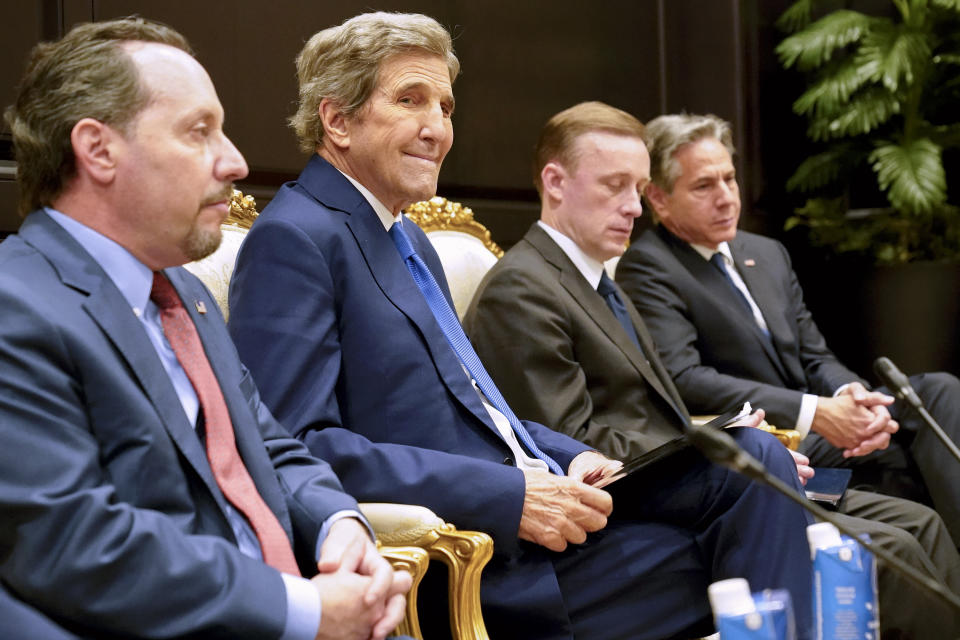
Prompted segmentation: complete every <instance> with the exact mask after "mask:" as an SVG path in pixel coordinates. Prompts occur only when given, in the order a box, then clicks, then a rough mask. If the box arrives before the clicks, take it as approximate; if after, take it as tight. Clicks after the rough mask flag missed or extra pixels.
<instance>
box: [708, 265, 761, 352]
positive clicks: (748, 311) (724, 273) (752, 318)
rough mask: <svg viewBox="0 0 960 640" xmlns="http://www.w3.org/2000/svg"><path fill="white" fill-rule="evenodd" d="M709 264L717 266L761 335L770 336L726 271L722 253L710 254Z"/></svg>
mask: <svg viewBox="0 0 960 640" xmlns="http://www.w3.org/2000/svg"><path fill="white" fill-rule="evenodd" d="M710 264H712V265H713V266H714V267H716V268H717V270H718V271H719V272H720V273H721V274H722V275H723V279H724V280H726V282H727V284H728V285H730V288H731V289H733V290H734V291H735V292H736V294H737V299H738V300H739V301H740V302H741V303H742V304H743V308H744V309H746V310H747V315H749V316H750V319H751V320H753V323H754V324H755V325H757V327H758V328H759V329H760V331H762V332H763V335H765V336H767V337H768V338H769V337H770V331H769V330H768V329H767V328H766V327H763V326H761V325H760V323H758V322H757V318H756V316H754V315H753V307H751V306H750V301H749V300H747V296H745V295H743V291H741V290H740V287H738V286H737V285H736V284H735V283H734V282H733V278H731V277H730V273H729V272H728V271H727V265H726V264H725V261H724V258H723V254H722V253H720V252H719V251H717V252H716V253H715V254H713V255H712V256H710Z"/></svg>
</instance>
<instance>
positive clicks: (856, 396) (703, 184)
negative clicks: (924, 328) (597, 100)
mask: <svg viewBox="0 0 960 640" xmlns="http://www.w3.org/2000/svg"><path fill="white" fill-rule="evenodd" d="M645 139H646V140H647V143H648V146H649V148H650V153H651V158H652V163H651V167H652V168H651V185H650V187H649V188H648V189H647V192H646V197H647V200H648V201H649V203H650V205H651V207H652V208H653V210H654V213H655V214H656V216H657V217H658V219H659V222H660V224H659V225H658V226H657V227H656V228H655V229H653V230H650V231H648V232H646V233H645V234H644V235H643V236H642V237H641V238H640V239H639V240H637V242H635V243H634V244H633V246H632V247H630V249H629V250H628V251H627V252H626V253H625V254H624V256H623V259H622V260H620V263H619V265H618V267H617V282H618V283H620V285H621V286H622V287H623V288H624V290H625V291H626V292H627V294H628V295H629V296H630V298H631V299H632V300H633V302H634V304H635V305H636V306H637V309H638V310H639V311H640V313H641V315H643V317H644V319H645V320H646V322H647V325H648V326H649V327H650V331H651V332H652V333H653V336H654V339H655V340H656V342H657V345H658V347H659V349H660V355H661V357H662V358H663V361H664V364H665V365H666V366H667V369H669V371H670V374H671V375H672V376H673V379H674V382H675V383H676V385H677V388H678V389H679V390H680V395H682V396H683V399H684V402H686V403H687V406H688V407H690V410H691V411H695V412H703V413H710V412H714V411H717V410H719V409H720V408H722V407H724V406H726V405H727V404H728V403H731V402H737V401H742V400H745V399H749V400H750V401H751V402H754V403H755V404H756V405H757V406H761V407H763V408H764V409H765V410H766V412H767V418H768V419H769V420H770V421H771V422H772V423H774V424H776V425H777V426H779V427H782V428H787V429H797V430H798V431H800V432H801V434H802V435H804V436H806V437H805V438H804V440H803V442H802V444H801V447H800V450H801V451H803V452H804V453H806V454H807V455H808V456H809V457H810V459H811V460H812V461H813V463H814V464H816V465H819V466H830V467H837V466H845V467H852V468H853V470H854V483H855V484H856V483H861V482H868V483H870V484H873V486H876V487H877V488H878V489H881V490H888V489H889V490H893V491H896V489H897V485H898V484H899V483H898V480H901V479H903V478H904V477H913V478H914V479H915V483H913V484H919V485H920V486H921V488H922V487H923V486H924V485H925V486H926V489H927V490H929V494H930V496H931V497H932V499H933V505H934V506H935V507H936V509H937V511H938V512H939V513H940V515H941V516H942V517H943V520H944V522H945V523H946V525H947V528H948V529H949V530H950V533H951V536H952V537H953V540H954V542H955V543H958V544H960V464H958V462H957V461H956V460H955V459H953V458H952V456H950V454H949V452H948V451H947V449H946V448H945V447H944V446H943V444H942V443H941V442H940V441H939V440H938V439H937V438H936V437H935V435H934V434H933V433H932V432H931V431H930V430H929V429H926V428H924V427H923V425H922V420H921V418H920V417H919V416H918V415H916V413H915V412H914V411H912V410H910V409H908V408H906V407H905V406H903V404H902V403H901V402H899V401H897V402H894V398H893V397H891V396H890V395H888V392H887V390H886V389H884V388H880V389H876V390H872V391H871V390H869V385H868V383H867V382H866V381H865V380H863V379H862V378H860V377H859V376H858V375H856V374H855V373H854V372H852V371H850V370H849V369H848V368H847V367H845V366H844V365H843V363H842V362H840V361H839V360H838V359H837V358H836V356H835V355H834V354H833V352H831V351H830V349H829V348H828V347H827V345H826V342H825V341H824V338H823V336H822V335H821V334H820V331H819V330H818V329H817V325H816V323H815V322H814V320H813V317H812V316H811V314H810V312H809V310H808V309H807V307H806V306H805V304H804V301H803V292H802V291H801V289H800V285H799V283H798V281H797V276H796V274H795V273H794V272H793V269H792V267H791V264H790V257H789V256H788V255H787V252H786V250H785V249H784V247H783V246H782V245H781V244H780V243H778V242H776V241H774V240H771V239H769V238H764V237H762V236H758V235H756V234H752V233H748V232H745V231H738V230H737V222H738V220H739V215H740V196H739V191H738V187H737V181H736V174H735V171H734V167H733V161H732V154H733V144H732V140H731V136H730V127H729V124H728V123H726V122H724V121H723V120H721V119H719V118H717V117H715V116H699V115H687V114H684V115H666V116H660V117H659V118H656V119H655V120H652V121H651V122H650V123H649V124H648V126H647V133H646V136H645ZM911 382H912V383H913V385H914V387H915V388H916V389H917V391H918V393H919V394H920V396H921V397H922V398H923V399H924V400H925V401H926V405H927V407H928V409H930V411H931V413H932V414H933V415H934V416H935V417H937V418H938V419H939V420H940V422H941V424H942V426H943V427H944V428H945V430H946V431H947V433H948V434H949V435H950V437H951V438H952V439H953V440H954V442H956V441H957V440H958V437H960V381H958V380H957V379H956V378H955V377H954V376H952V375H950V374H946V373H927V374H920V375H916V376H913V377H912V379H911ZM884 478H889V479H890V480H891V481H892V482H885V481H884ZM878 479H879V480H878ZM911 497H912V496H911Z"/></svg>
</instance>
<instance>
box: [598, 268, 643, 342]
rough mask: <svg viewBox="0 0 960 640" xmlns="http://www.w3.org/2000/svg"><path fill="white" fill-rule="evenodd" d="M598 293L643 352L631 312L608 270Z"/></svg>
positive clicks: (602, 276)
mask: <svg viewBox="0 0 960 640" xmlns="http://www.w3.org/2000/svg"><path fill="white" fill-rule="evenodd" d="M597 293H599V294H600V295H601V296H603V299H604V300H605V301H606V303H607V306H608V307H610V311H612V312H613V315H615V316H616V317H617V321H618V322H619V323H620V325H621V326H622V327H623V330H624V331H626V332H627V335H628V336H630V339H631V340H633V344H635V345H637V348H639V349H640V352H641V353H642V352H643V348H641V347H640V341H639V340H638V339H637V331H636V329H634V328H633V322H632V321H631V320H630V314H629V313H627V308H626V307H625V306H624V305H623V300H621V299H620V294H618V293H617V288H616V287H615V286H614V285H613V281H612V280H611V279H610V276H608V275H607V272H606V271H604V272H603V274H602V275H601V276H600V284H598V285H597Z"/></svg>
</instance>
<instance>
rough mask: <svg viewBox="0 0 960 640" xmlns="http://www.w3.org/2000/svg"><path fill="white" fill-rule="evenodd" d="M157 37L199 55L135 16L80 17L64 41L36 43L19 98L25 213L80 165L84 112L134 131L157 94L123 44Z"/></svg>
mask: <svg viewBox="0 0 960 640" xmlns="http://www.w3.org/2000/svg"><path fill="white" fill-rule="evenodd" d="M129 41H140V42H155V43H159V44H165V45H169V46H171V47H176V48H178V49H181V50H183V51H185V52H187V53H189V54H190V55H193V52H192V50H191V49H190V45H189V44H188V43H187V40H186V39H185V38H184V37H183V36H182V35H180V34H179V33H177V32H176V31H175V30H174V29H172V28H171V27H168V26H167V25H164V24H161V23H159V22H153V21H151V20H145V19H143V18H139V17H135V16H131V17H129V18H122V19H118V20H110V21H107V22H90V23H84V24H80V25H77V26H76V27H74V28H73V29H71V30H70V32H69V33H67V35H65V36H64V37H63V38H62V39H60V40H59V41H57V42H42V43H40V44H38V45H37V46H36V47H34V48H33V51H32V52H31V54H30V60H29V62H28V63H27V68H26V72H25V73H24V76H23V78H22V79H21V81H20V85H19V87H18V88H17V94H16V98H15V100H14V103H13V104H12V105H10V106H9V107H8V108H7V110H6V113H5V114H4V117H5V118H6V121H7V124H8V125H9V126H10V130H11V131H12V132H13V147H14V155H15V157H16V160H17V183H18V184H19V186H20V207H19V209H20V214H21V215H26V214H27V213H29V212H30V211H32V210H33V209H36V208H38V207H40V206H43V205H49V204H51V203H52V202H53V201H54V200H55V199H56V198H57V197H58V196H59V195H60V194H61V193H62V192H63V189H64V188H65V186H66V184H67V183H68V182H69V181H70V180H71V179H72V178H73V177H74V175H75V173H76V158H75V157H74V154H73V145H72V143H71V141H70V135H71V132H72V131H73V127H74V125H76V124H77V122H79V121H80V120H82V119H83V118H93V119H95V120H99V121H100V122H103V123H104V124H108V125H110V126H111V127H114V128H115V129H117V130H119V131H120V132H122V133H124V134H125V133H126V132H127V127H128V125H129V124H130V123H131V122H132V121H133V119H134V118H135V117H136V116H137V114H139V113H140V110H141V109H143V107H144V106H146V105H147V103H148V101H149V99H150V95H149V92H148V91H147V89H146V88H145V87H144V85H143V84H142V82H141V80H140V73H139V71H138V69H137V66H136V64H135V63H134V62H133V59H132V58H131V57H130V55H129V54H128V53H127V52H126V51H125V50H124V49H123V46H122V44H123V43H124V42H129Z"/></svg>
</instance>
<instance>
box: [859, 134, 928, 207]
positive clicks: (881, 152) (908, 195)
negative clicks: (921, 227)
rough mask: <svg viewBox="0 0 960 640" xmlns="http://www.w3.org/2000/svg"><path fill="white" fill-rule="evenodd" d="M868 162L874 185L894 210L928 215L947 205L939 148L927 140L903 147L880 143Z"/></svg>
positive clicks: (906, 144)
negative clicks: (882, 191) (873, 175)
mask: <svg viewBox="0 0 960 640" xmlns="http://www.w3.org/2000/svg"><path fill="white" fill-rule="evenodd" d="M869 159H870V162H871V163H872V166H873V170H874V171H875V172H876V173H877V183H878V184H879V185H880V188H881V189H883V190H884V191H886V192H887V197H888V198H890V203H891V204H892V205H893V206H894V207H896V208H897V209H899V210H901V211H905V212H914V213H927V212H929V211H931V210H933V209H934V207H937V206H939V205H942V204H944V203H945V202H946V201H947V177H946V174H945V172H944V170H943V161H942V159H941V150H940V146H939V145H937V144H936V143H934V142H933V141H932V140H930V139H929V138H919V139H917V140H913V141H912V142H906V143H904V144H897V143H895V142H890V141H887V142H885V143H881V144H880V145H879V146H877V148H876V149H874V150H873V151H872V152H871V153H870V158H869Z"/></svg>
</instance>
